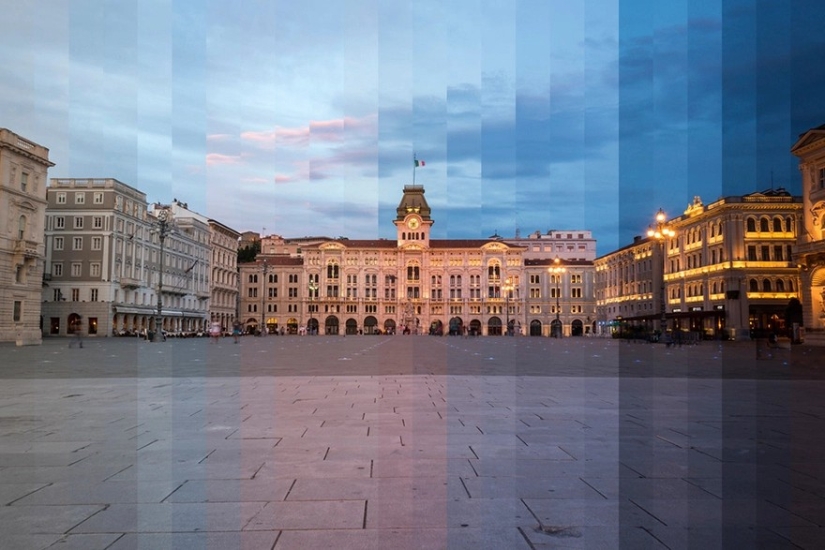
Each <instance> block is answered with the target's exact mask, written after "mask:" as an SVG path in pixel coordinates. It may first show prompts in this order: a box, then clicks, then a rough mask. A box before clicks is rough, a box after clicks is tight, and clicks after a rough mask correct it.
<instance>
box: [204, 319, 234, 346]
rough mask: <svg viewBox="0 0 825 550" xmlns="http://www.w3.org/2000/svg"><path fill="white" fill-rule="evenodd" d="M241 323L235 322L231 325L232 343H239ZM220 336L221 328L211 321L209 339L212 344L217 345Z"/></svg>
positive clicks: (218, 324)
mask: <svg viewBox="0 0 825 550" xmlns="http://www.w3.org/2000/svg"><path fill="white" fill-rule="evenodd" d="M241 332H242V328H241V322H240V321H235V322H234V323H232V340H233V343H235V344H237V343H238V342H240V339H241ZM221 334H223V327H222V326H221V324H220V323H219V322H217V321H213V322H212V324H211V325H209V338H211V339H212V342H214V343H217V342H218V339H220V337H221Z"/></svg>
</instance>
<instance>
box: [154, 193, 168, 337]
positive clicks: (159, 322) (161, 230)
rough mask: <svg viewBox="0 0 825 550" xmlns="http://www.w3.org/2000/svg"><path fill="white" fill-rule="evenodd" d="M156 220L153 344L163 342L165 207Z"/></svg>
mask: <svg viewBox="0 0 825 550" xmlns="http://www.w3.org/2000/svg"><path fill="white" fill-rule="evenodd" d="M157 219H158V228H157V232H158V240H159V241H160V257H159V259H158V262H159V263H158V312H157V316H156V317H155V337H154V338H153V341H155V342H157V341H161V340H163V254H164V249H163V248H164V241H165V240H166V236H167V235H169V233H170V229H171V228H170V224H169V209H168V208H166V207H165V206H164V207H159V208H158V210H157Z"/></svg>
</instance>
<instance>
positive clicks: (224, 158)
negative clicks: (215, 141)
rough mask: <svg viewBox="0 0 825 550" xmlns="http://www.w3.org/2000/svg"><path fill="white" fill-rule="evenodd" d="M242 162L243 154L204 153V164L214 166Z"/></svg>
mask: <svg viewBox="0 0 825 550" xmlns="http://www.w3.org/2000/svg"><path fill="white" fill-rule="evenodd" d="M241 162H243V155H222V154H220V153H209V154H207V155H206V165H207V166H216V165H219V164H240V163H241Z"/></svg>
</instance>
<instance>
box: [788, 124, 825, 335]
mask: <svg viewBox="0 0 825 550" xmlns="http://www.w3.org/2000/svg"><path fill="white" fill-rule="evenodd" d="M791 152H792V153H793V154H794V155H796V156H797V157H798V158H799V170H800V172H801V173H802V198H803V211H802V220H803V222H802V223H803V226H804V229H803V230H802V231H800V232H799V239H798V242H797V248H796V256H795V259H796V262H797V263H798V264H799V266H800V269H801V272H800V278H801V280H802V288H803V289H804V292H803V294H802V296H801V297H800V300H801V301H802V304H803V318H804V326H805V330H806V333H807V338H811V337H812V336H813V337H817V336H818V337H819V338H818V339H819V340H825V125H822V126H819V127H817V128H812V129H810V130H808V131H807V132H805V133H804V134H802V135H801V136H800V137H799V139H798V140H797V142H796V143H795V144H794V145H793V147H792V148H791Z"/></svg>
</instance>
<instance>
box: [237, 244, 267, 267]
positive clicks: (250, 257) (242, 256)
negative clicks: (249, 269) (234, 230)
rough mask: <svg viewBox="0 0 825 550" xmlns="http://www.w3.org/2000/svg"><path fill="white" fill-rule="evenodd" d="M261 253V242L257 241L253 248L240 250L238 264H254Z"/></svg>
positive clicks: (248, 247) (247, 247)
mask: <svg viewBox="0 0 825 550" xmlns="http://www.w3.org/2000/svg"><path fill="white" fill-rule="evenodd" d="M260 251H261V241H255V242H254V243H252V245H251V246H245V247H243V248H239V249H238V263H239V264H242V263H246V262H254V261H255V257H256V256H257V255H258V253H259V252H260Z"/></svg>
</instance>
